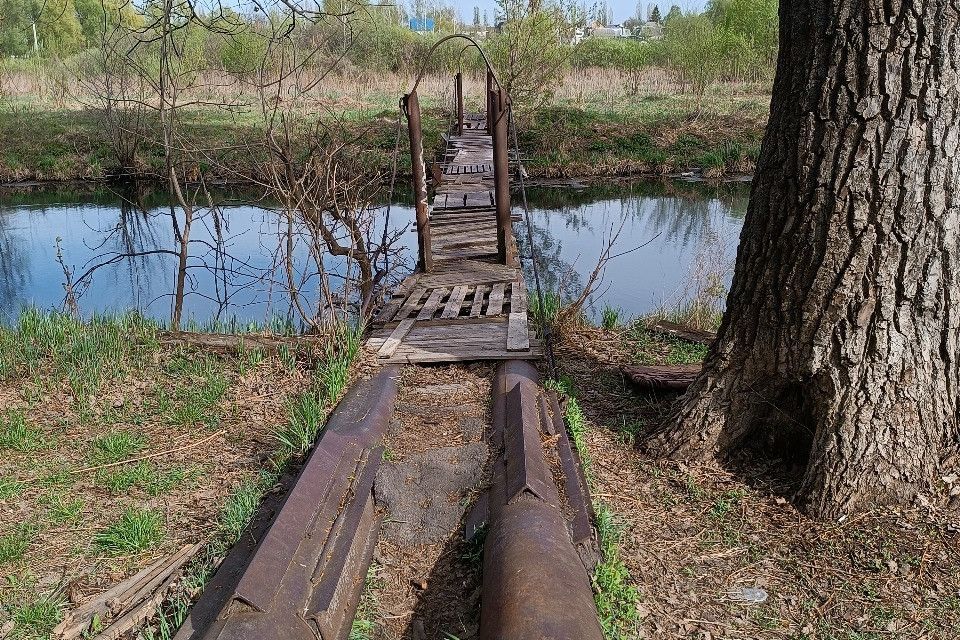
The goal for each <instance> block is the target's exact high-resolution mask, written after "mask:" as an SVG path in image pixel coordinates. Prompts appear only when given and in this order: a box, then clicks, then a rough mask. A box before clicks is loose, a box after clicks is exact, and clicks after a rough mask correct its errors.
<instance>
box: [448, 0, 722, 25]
mask: <svg viewBox="0 0 960 640" xmlns="http://www.w3.org/2000/svg"><path fill="white" fill-rule="evenodd" d="M642 1H643V4H644V6H646V5H647V3H648V2H653V3H654V4H657V5H659V6H660V11H661V13H664V14H665V13H666V12H667V10H668V9H670V5H674V4H675V5H678V6H679V7H680V8H681V9H683V10H684V11H694V10H696V11H702V10H703V9H704V7H705V6H706V4H707V0H642ZM450 4H453V5H454V6H456V7H457V10H458V11H459V12H460V19H461V20H463V21H464V22H470V21H472V20H473V8H474V7H480V11H483V10H487V11H488V12H489V13H490V17H491V20H492V19H493V12H494V9H495V8H496V6H497V3H496V0H455V1H454V2H450ZM585 4H586V5H587V7H590V6H591V5H593V0H590V1H588V2H586V3H585ZM607 6H608V7H610V12H611V13H612V14H613V21H614V23H619V22H623V21H624V20H626V19H627V18H630V17H633V16H634V15H635V14H636V13H637V0H607Z"/></svg>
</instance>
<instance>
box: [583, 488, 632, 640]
mask: <svg viewBox="0 0 960 640" xmlns="http://www.w3.org/2000/svg"><path fill="white" fill-rule="evenodd" d="M595 509H596V514H597V520H596V525H597V541H598V543H599V546H600V558H601V559H600V562H599V563H598V564H597V567H596V568H595V569H594V571H593V577H592V580H593V587H594V593H595V600H596V603H597V614H598V615H599V617H600V626H601V627H602V628H603V636H604V638H607V640H620V639H621V638H634V637H636V635H637V632H638V629H639V625H640V618H639V616H638V614H637V603H638V602H639V601H640V593H639V591H637V588H636V587H635V586H633V580H632V579H631V577H630V571H629V570H628V569H627V567H626V565H625V564H624V562H623V559H622V558H621V557H620V540H621V538H622V535H623V531H622V528H621V526H620V525H619V523H617V522H616V518H615V516H614V514H613V512H612V511H610V510H609V509H607V508H606V507H605V506H604V505H603V504H597V505H595Z"/></svg>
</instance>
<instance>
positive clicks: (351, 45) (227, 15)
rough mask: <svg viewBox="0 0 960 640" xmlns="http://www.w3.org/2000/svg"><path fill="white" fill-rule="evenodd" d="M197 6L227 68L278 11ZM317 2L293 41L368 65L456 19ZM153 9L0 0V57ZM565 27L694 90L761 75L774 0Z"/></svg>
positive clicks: (578, 61)
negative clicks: (598, 27) (430, 26)
mask: <svg viewBox="0 0 960 640" xmlns="http://www.w3.org/2000/svg"><path fill="white" fill-rule="evenodd" d="M183 1H184V0H176V2H175V4H177V5H179V4H181V3H182V2H183ZM508 1H513V0H508ZM197 6H203V7H207V8H205V9H204V11H205V12H206V13H205V14H204V15H203V19H202V20H199V21H193V22H190V24H188V25H186V26H185V28H186V29H193V30H195V31H196V37H195V38H193V39H192V41H193V42H194V44H195V47H194V53H193V54H192V55H196V56H198V57H199V58H200V59H202V64H203V66H204V67H205V68H220V69H223V70H224V71H227V72H230V73H235V74H244V73H250V72H251V71H253V70H254V69H256V68H257V66H258V64H259V62H260V60H261V59H262V57H263V54H264V52H265V49H266V45H265V42H267V41H269V39H270V37H271V34H274V33H276V31H277V29H278V25H283V24H284V21H285V20H287V18H285V17H284V16H282V15H279V14H278V15H264V13H263V12H260V11H253V10H251V11H248V12H247V13H244V14H239V13H236V12H234V11H231V10H229V9H219V8H218V9H217V10H216V11H213V10H211V9H210V8H209V6H210V3H199V4H198V5H197ZM557 8H558V12H557V15H558V16H563V15H567V14H563V13H562V12H561V11H560V5H557ZM323 9H324V11H326V12H328V14H329V15H328V16H327V17H323V18H319V19H316V20H313V21H306V20H302V19H301V20H299V22H298V23H297V24H295V25H293V26H294V28H295V29H297V30H298V31H299V32H300V34H301V38H302V41H303V42H304V43H305V44H306V45H307V46H310V43H316V46H317V47H318V48H322V51H321V56H322V58H323V60H324V61H325V62H328V61H329V60H330V59H337V58H342V61H343V64H344V65H346V66H347V67H349V66H350V65H352V66H354V67H357V68H363V69H369V70H373V71H394V72H413V71H415V70H417V69H418V68H419V65H420V64H422V63H423V60H424V58H425V54H426V52H427V51H428V50H429V48H430V47H431V46H432V45H433V44H435V43H436V41H437V40H438V39H439V38H441V37H442V36H443V35H445V34H446V33H449V32H451V31H452V30H453V29H454V28H456V27H455V25H456V22H455V20H454V19H453V10H452V9H450V8H443V7H442V6H441V8H440V9H434V10H433V14H434V18H435V24H437V25H438V26H437V31H436V32H433V33H417V32H414V31H412V30H411V29H410V28H409V26H408V22H407V20H408V16H407V15H406V13H405V12H404V10H403V9H402V8H399V7H396V6H381V5H374V4H370V3H369V2H368V0H325V2H324V5H323ZM198 10H199V9H198ZM161 11H162V4H161V3H160V2H158V1H157V0H148V1H147V2H146V3H145V4H138V5H134V4H131V3H130V2H129V0H0V57H2V58H6V59H9V58H40V59H53V58H59V59H66V58H68V57H70V56H73V55H75V54H78V53H81V52H83V51H84V50H89V49H95V48H97V47H99V46H100V45H101V43H102V41H103V39H104V38H106V37H109V35H110V34H111V33H112V32H115V31H117V30H118V28H119V29H124V30H137V29H149V25H150V24H152V23H154V22H155V20H156V18H157V16H158V14H159V12H161ZM278 11H279V10H278ZM508 15H509V14H508ZM204 25H206V26H212V27H214V28H212V29H210V28H204ZM566 26H567V27H570V28H569V29H566V30H564V29H563V28H559V29H557V30H558V31H561V32H562V33H558V35H557V38H556V40H557V48H558V49H559V51H560V53H561V57H562V59H563V60H564V61H565V63H564V64H565V65H568V66H573V67H575V68H587V67H604V68H612V69H619V70H621V71H623V72H624V73H626V74H633V73H639V72H642V71H643V70H645V69H648V68H651V67H659V68H664V69H667V70H669V71H671V72H673V73H675V74H676V77H677V79H678V82H679V83H680V84H681V86H682V88H683V89H684V90H692V91H698V90H702V89H703V88H704V87H705V86H706V85H708V84H709V83H710V82H712V81H714V80H715V79H718V78H723V79H733V80H767V79H769V78H770V77H771V76H772V70H773V66H774V63H775V61H776V53H777V0H711V1H710V2H709V3H708V6H707V9H706V11H705V12H704V13H702V14H683V13H681V12H680V11H679V10H671V11H669V12H668V13H667V14H666V17H665V18H663V19H662V27H663V35H662V38H659V39H647V40H637V39H632V38H598V37H590V38H587V39H585V40H584V41H582V42H580V43H579V44H576V45H571V44H566V42H567V41H569V33H572V31H573V30H572V27H573V26H575V25H566ZM549 28H556V27H549ZM445 32H446V33H445ZM145 35H146V36H147V37H149V34H145ZM500 40H506V36H503V35H500V34H492V35H491V36H490V38H489V39H488V41H487V43H486V48H488V49H489V50H490V51H494V52H496V51H497V50H498V49H502V48H504V46H506V43H505V42H500ZM199 61H200V60H198V62H199ZM457 68H465V69H480V68H481V61H480V59H479V56H478V55H477V54H476V53H475V52H474V51H471V50H464V47H463V46H462V44H459V43H457V44H452V45H450V46H446V47H442V48H441V50H439V51H438V52H437V54H436V55H435V56H434V57H433V58H432V59H431V61H430V69H429V70H432V71H441V70H444V71H452V70H455V69H457Z"/></svg>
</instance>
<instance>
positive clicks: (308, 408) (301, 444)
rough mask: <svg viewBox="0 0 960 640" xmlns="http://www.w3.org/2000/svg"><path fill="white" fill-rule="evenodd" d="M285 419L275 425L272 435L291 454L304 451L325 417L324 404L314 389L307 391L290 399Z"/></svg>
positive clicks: (311, 442)
mask: <svg viewBox="0 0 960 640" xmlns="http://www.w3.org/2000/svg"><path fill="white" fill-rule="evenodd" d="M287 416H288V417H287V421H286V422H285V423H283V424H282V425H280V426H279V427H277V429H276V431H275V432H274V437H275V438H276V439H277V440H279V441H280V444H281V445H283V448H284V449H285V450H286V451H287V452H289V453H290V454H292V455H300V454H303V453H306V452H307V450H308V449H310V447H311V446H313V441H314V440H315V439H316V437H317V434H319V433H320V428H321V427H322V426H323V419H324V417H325V411H324V405H323V403H322V402H321V401H320V398H319V396H318V393H317V392H316V391H307V392H306V393H303V394H301V395H300V396H298V397H297V398H295V399H294V400H292V401H291V402H290V403H289V404H288V406H287Z"/></svg>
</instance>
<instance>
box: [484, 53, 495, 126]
mask: <svg viewBox="0 0 960 640" xmlns="http://www.w3.org/2000/svg"><path fill="white" fill-rule="evenodd" d="M485 93H486V95H487V133H489V134H491V135H493V73H491V72H490V70H489V69H488V70H487V90H486V92H485Z"/></svg>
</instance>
